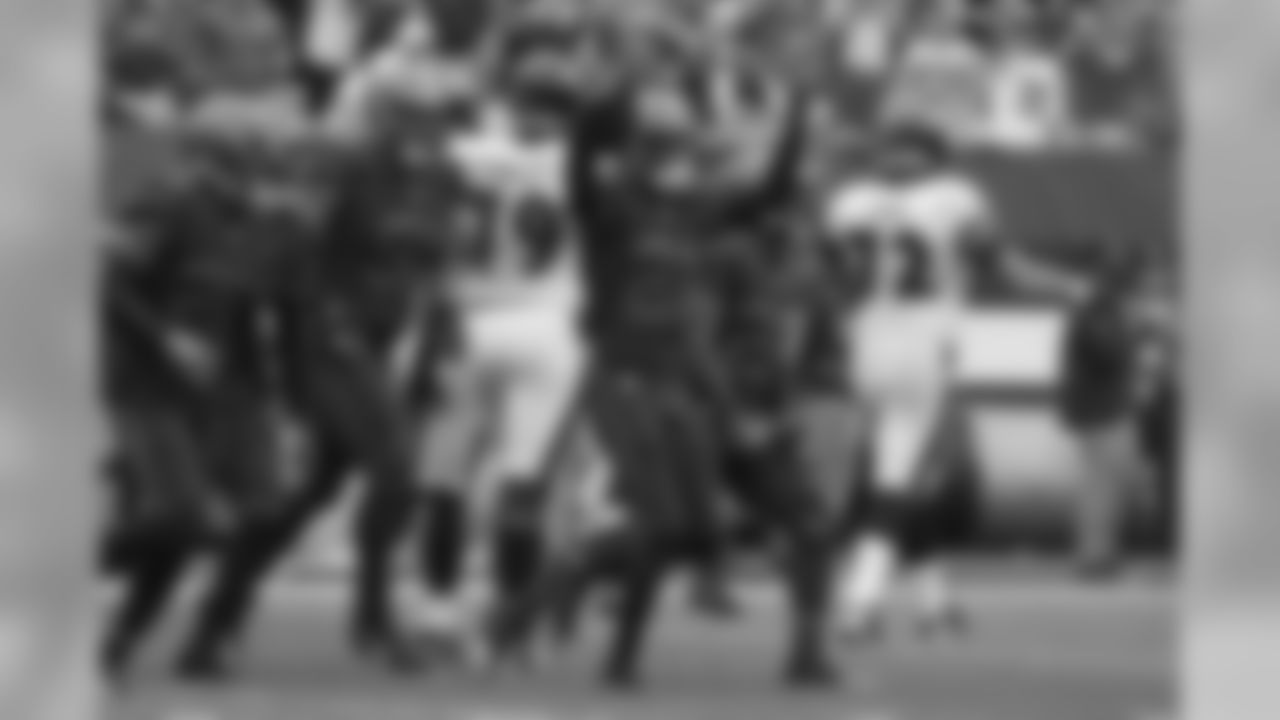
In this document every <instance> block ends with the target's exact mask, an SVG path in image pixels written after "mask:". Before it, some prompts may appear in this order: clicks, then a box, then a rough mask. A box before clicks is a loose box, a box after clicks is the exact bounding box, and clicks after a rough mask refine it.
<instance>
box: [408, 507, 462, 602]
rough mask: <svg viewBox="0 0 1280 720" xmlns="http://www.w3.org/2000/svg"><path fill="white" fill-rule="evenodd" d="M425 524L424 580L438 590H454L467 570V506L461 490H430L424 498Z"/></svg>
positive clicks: (422, 535)
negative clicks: (460, 493) (455, 491)
mask: <svg viewBox="0 0 1280 720" xmlns="http://www.w3.org/2000/svg"><path fill="white" fill-rule="evenodd" d="M423 504H424V506H425V515H426V518H425V522H426V528H425V529H424V532H423V533H422V534H421V538H422V542H423V545H424V547H423V548H422V552H421V553H420V557H421V558H422V575H423V581H424V582H425V583H426V585H427V587H428V588H430V589H432V590H435V591H438V592H451V591H453V590H455V589H456V588H457V587H458V585H459V584H460V583H461V581H462V577H463V574H464V573H465V570H466V567H465V565H466V551H467V532H468V528H467V507H466V503H465V502H464V501H463V499H462V497H461V496H460V495H459V494H458V493H454V492H449V491H447V490H444V491H441V490H437V491H431V492H429V493H428V494H427V495H426V497H425V498H424V502H423Z"/></svg>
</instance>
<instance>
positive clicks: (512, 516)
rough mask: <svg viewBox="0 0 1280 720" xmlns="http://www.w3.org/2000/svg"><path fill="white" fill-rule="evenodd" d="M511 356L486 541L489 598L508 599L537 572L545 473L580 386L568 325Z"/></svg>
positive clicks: (579, 358)
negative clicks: (490, 541)
mask: <svg viewBox="0 0 1280 720" xmlns="http://www.w3.org/2000/svg"><path fill="white" fill-rule="evenodd" d="M538 335H540V336H541V337H534V336H530V337H528V338H526V342H524V343H523V344H521V345H520V347H519V350H520V353H519V354H515V353H513V355H512V358H511V359H512V360H514V361H518V362H514V363H513V364H512V365H511V366H510V367H511V369H512V371H513V373H512V375H511V376H510V381H509V382H508V384H507V388H506V389H507V394H506V399H507V402H506V403H505V405H504V408H503V416H502V419H501V422H502V429H501V431H500V438H501V440H500V448H501V454H502V457H503V464H502V466H501V469H500V471H501V476H502V478H504V480H503V490H502V495H501V498H500V499H499V506H498V513H497V527H496V529H495V537H494V570H495V578H494V579H495V581H496V585H497V592H498V594H499V596H500V597H502V598H514V597H519V596H521V595H524V594H527V593H528V592H530V590H531V588H532V585H533V583H534V582H535V580H536V578H537V576H538V574H539V572H540V570H541V569H542V566H543V556H544V543H543V540H544V538H543V530H544V528H543V526H542V517H543V511H544V507H545V500H546V494H547V491H548V478H547V477H546V474H547V472H548V470H549V469H550V464H551V460H552V458H553V455H554V454H555V452H556V450H557V448H558V446H559V445H560V444H561V443H562V441H563V439H564V437H565V433H566V430H567V428H568V422H569V418H570V415H571V413H572V411H573V408H574V406H575V403H576V402H577V400H578V396H579V393H580V391H581V385H582V380H583V377H582V376H583V370H584V367H583V360H584V359H583V354H582V352H581V349H580V347H579V346H578V345H577V341H576V338H574V337H573V335H572V333H571V332H570V326H569V325H568V323H566V324H565V327H564V328H563V329H562V332H558V333H555V332H548V333H539V334H538Z"/></svg>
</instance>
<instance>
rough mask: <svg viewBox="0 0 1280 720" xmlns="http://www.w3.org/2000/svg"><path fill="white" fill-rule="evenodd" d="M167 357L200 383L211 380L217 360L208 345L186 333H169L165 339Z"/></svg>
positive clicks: (215, 370) (216, 368) (215, 369)
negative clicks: (167, 350) (171, 358)
mask: <svg viewBox="0 0 1280 720" xmlns="http://www.w3.org/2000/svg"><path fill="white" fill-rule="evenodd" d="M166 344H167V346H168V349H169V355H170V356H171V357H173V359H174V360H175V361H176V362H177V363H178V365H179V366H180V367H181V368H182V369H183V370H184V371H185V372H186V373H187V374H188V375H189V376H191V377H193V378H195V379H196V380H199V381H200V382H207V381H209V380H211V379H212V378H213V375H214V373H216V372H217V370H218V358H217V355H216V354H215V352H214V350H213V348H212V347H210V346H209V343H207V342H206V341H204V340H202V339H200V338H199V337H196V336H195V335H193V334H191V333H187V332H180V331H175V332H171V333H170V334H169V336H168V338H167V339H166Z"/></svg>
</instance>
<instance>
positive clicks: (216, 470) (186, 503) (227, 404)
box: [105, 385, 275, 670]
mask: <svg viewBox="0 0 1280 720" xmlns="http://www.w3.org/2000/svg"><path fill="white" fill-rule="evenodd" d="M199 404H200V407H198V408H196V407H176V406H171V407H163V406H149V407H145V408H136V409H133V410H131V411H123V412H118V413H116V414H115V417H114V420H115V422H116V423H117V424H118V426H117V428H116V429H117V432H118V435H119V437H120V443H121V447H120V451H121V453H122V456H121V462H120V463H119V467H118V468H117V470H118V476H117V478H116V483H117V491H118V492H120V493H122V495H123V497H121V498H119V502H120V503H121V507H120V508H119V509H120V511H121V512H122V513H124V519H123V521H118V522H120V526H119V527H118V528H117V530H116V531H115V532H114V533H113V537H110V538H109V539H108V543H109V547H108V548H107V549H106V551H107V555H108V557H107V558H106V560H107V561H108V565H109V566H110V569H111V570H113V571H114V573H115V574H117V575H118V576H120V577H121V578H122V580H123V584H124V595H123V598H122V600H121V604H120V606H119V608H118V609H117V614H116V616H115V617H114V618H113V619H112V620H111V622H110V623H109V625H108V631H107V641H106V642H107V647H106V649H105V652H106V656H107V658H106V659H107V662H108V664H109V667H111V668H113V669H116V670H120V669H123V667H124V666H125V665H126V664H127V663H128V660H129V657H130V655H131V654H132V652H133V649H134V647H135V646H136V645H137V644H138V643H139V642H141V641H142V639H143V637H144V636H145V635H146V633H147V632H148V631H149V630H150V629H151V627H152V626H153V625H154V624H155V622H156V621H158V620H159V618H160V617H161V616H162V615H163V613H164V611H165V609H166V608H167V606H168V604H169V602H170V600H171V597H172V595H173V593H174V591H175V590H176V589H177V587H178V586H179V585H180V584H181V581H182V579H183V577H184V576H185V573H186V570H187V568H188V567H189V566H190V565H191V563H192V562H194V561H195V560H197V559H198V558H199V557H200V556H201V555H202V554H203V553H204V552H205V551H209V550H213V549H216V548H218V547H221V545H222V543H226V542H233V540H232V539H233V538H235V537H236V536H237V535H238V534H239V533H240V532H241V531H242V530H243V529H244V528H248V527H252V526H253V525H254V523H255V522H257V519H258V518H262V517H265V516H266V514H267V513H268V512H270V508H271V503H272V500H273V494H272V493H273V490H274V489H275V484H274V483H273V482H272V479H271V476H270V471H269V469H268V468H269V466H268V463H269V455H268V454H267V453H268V447H267V446H266V445H264V439H265V438H267V437H269V436H268V435H267V428H266V426H265V423H264V421H265V419H266V416H265V414H264V412H263V410H264V406H263V404H262V403H261V402H260V401H259V394H258V393H256V392H254V391H252V390H251V389H246V388H239V387H235V386H231V385H228V386H226V387H223V388H220V389H219V392H218V393H217V394H216V395H213V396H210V397H209V398H205V399H204V400H202V401H201V402H200V403H199ZM210 501H215V502H217V503H219V504H220V505H221V506H222V508H221V515H222V517H220V518H215V517H213V516H211V515H209V514H208V513H209V507H208V503H209V502H210ZM233 544H234V543H233Z"/></svg>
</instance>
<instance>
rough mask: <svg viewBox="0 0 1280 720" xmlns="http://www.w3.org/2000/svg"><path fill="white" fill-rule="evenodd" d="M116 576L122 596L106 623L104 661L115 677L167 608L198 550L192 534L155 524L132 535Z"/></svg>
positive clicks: (118, 675)
mask: <svg viewBox="0 0 1280 720" xmlns="http://www.w3.org/2000/svg"><path fill="white" fill-rule="evenodd" d="M132 544H133V545H134V547H132V548H131V549H130V552H129V553H128V556H127V558H125V562H124V563H122V566H121V568H120V573H119V579H120V582H121V584H122V596H121V598H120V601H119V605H117V606H116V608H115V609H114V610H113V612H112V614H111V616H110V617H109V619H108V621H107V625H106V636H105V639H104V643H103V658H102V660H103V665H104V670H105V672H106V674H107V677H108V678H110V679H112V680H116V679H119V678H121V677H122V676H123V675H124V674H125V673H127V672H128V669H129V666H130V664H131V663H132V660H133V658H134V655H135V653H136V651H137V649H138V647H139V646H140V644H141V643H142V642H144V641H145V640H146V637H147V636H148V635H149V634H150V633H151V631H152V630H153V629H154V627H155V625H156V623H157V622H159V621H160V620H161V618H162V617H163V615H164V611H165V609H166V607H167V606H168V605H169V603H170V601H171V600H172V598H173V596H174V593H175V591H176V590H177V589H178V588H179V587H180V585H181V581H182V579H183V577H184V576H185V573H186V571H187V569H188V568H189V567H190V566H191V561H192V560H194V559H195V556H196V553H197V552H198V548H199V546H198V544H197V543H196V542H195V541H194V538H192V537H190V536H188V535H186V534H185V533H184V532H183V531H182V528H174V527H158V528H155V529H154V530H153V531H151V532H148V533H145V534H140V535H138V536H135V537H134V538H133V539H132Z"/></svg>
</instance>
